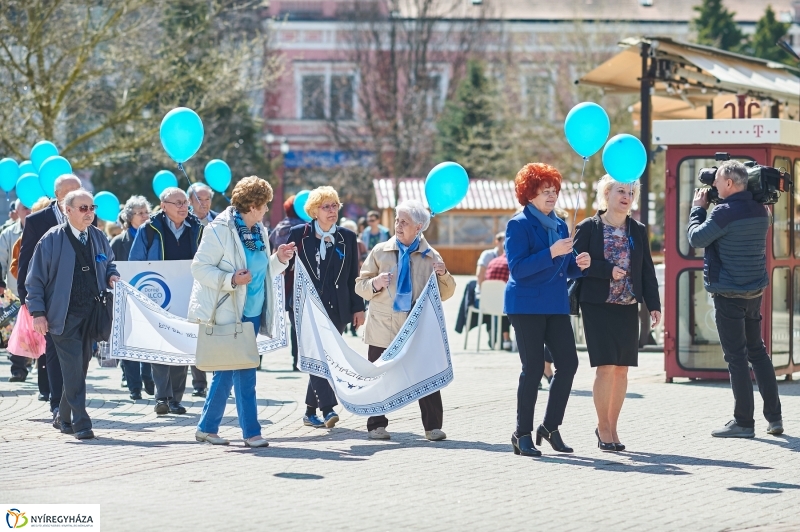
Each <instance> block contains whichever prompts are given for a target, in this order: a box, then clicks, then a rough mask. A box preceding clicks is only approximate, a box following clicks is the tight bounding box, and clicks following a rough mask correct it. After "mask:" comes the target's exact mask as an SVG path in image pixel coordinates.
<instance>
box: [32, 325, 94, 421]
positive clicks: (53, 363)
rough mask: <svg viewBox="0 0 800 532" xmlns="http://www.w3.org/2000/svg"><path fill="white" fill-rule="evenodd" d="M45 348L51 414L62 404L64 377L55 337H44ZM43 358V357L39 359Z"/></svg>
mask: <svg viewBox="0 0 800 532" xmlns="http://www.w3.org/2000/svg"><path fill="white" fill-rule="evenodd" d="M44 339H45V348H44V357H45V361H44V364H45V369H46V370H47V382H48V383H49V385H50V412H54V411H55V409H56V408H58V405H60V404H61V392H62V390H63V388H64V377H63V374H62V372H61V360H60V359H59V357H58V352H57V351H56V344H55V342H53V335H51V334H50V333H47V334H45V335H44ZM90 354H91V353H90ZM39 358H41V357H39Z"/></svg>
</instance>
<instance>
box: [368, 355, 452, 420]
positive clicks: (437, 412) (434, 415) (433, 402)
mask: <svg viewBox="0 0 800 532" xmlns="http://www.w3.org/2000/svg"><path fill="white" fill-rule="evenodd" d="M384 351H386V348H385V347H376V346H374V345H371V346H369V350H368V351H367V358H369V361H370V362H375V361H376V360H378V359H379V358H381V355H383V352H384ZM417 402H418V403H419V411H420V414H421V415H422V426H423V427H424V428H425V431H426V432H427V431H430V430H434V429H441V428H442V423H443V422H444V406H443V405H442V394H441V393H440V392H439V391H438V390H437V391H435V392H433V393H432V394H430V395H426V396H425V397H423V398H422V399H420V400H419V401H417ZM388 426H389V419H388V418H387V417H386V416H370V417H369V419H367V430H368V431H369V430H375V429H377V428H378V427H383V428H386V427H388Z"/></svg>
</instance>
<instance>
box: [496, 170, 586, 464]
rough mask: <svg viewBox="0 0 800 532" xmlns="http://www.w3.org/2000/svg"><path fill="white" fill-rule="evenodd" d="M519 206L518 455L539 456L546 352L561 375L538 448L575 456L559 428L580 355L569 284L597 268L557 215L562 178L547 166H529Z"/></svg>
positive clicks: (511, 254) (513, 279)
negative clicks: (537, 419)
mask: <svg viewBox="0 0 800 532" xmlns="http://www.w3.org/2000/svg"><path fill="white" fill-rule="evenodd" d="M514 183H515V188H516V194H517V201H519V203H520V205H522V206H523V207H524V208H523V209H522V211H521V212H519V213H518V214H517V215H516V216H514V217H513V218H512V219H511V220H509V221H508V225H507V226H506V241H505V248H506V256H507V257H508V267H509V270H510V272H511V275H510V277H509V279H508V285H507V286H506V295H505V313H506V314H508V317H509V319H510V320H511V324H512V325H513V326H514V331H515V333H516V335H517V343H518V345H519V357H520V360H521V361H522V373H520V376H519V388H518V389H517V430H516V432H514V434H513V435H512V436H511V443H512V444H513V446H514V454H522V455H524V456H541V454H542V453H541V452H540V451H539V450H538V449H536V447H534V445H533V439H532V435H531V433H532V432H533V409H534V406H535V405H536V397H537V395H538V389H539V381H541V380H542V374H543V373H544V346H545V345H547V347H548V348H549V349H550V351H551V352H552V354H553V360H554V362H555V366H556V371H555V374H554V375H553V379H552V381H551V382H550V397H549V398H548V400H547V410H546V411H545V415H544V421H543V422H542V424H541V425H539V428H538V429H537V430H536V444H537V445H540V444H541V442H542V439H545V440H547V441H548V442H549V443H550V445H552V447H553V449H554V450H556V451H559V452H564V453H571V452H572V448H570V447H568V446H567V445H566V444H565V443H564V441H563V440H562V439H561V434H560V433H559V432H558V427H559V425H561V422H562V421H563V419H564V410H565V409H566V407H567V400H568V399H569V394H570V391H571V390H572V380H573V378H574V377H575V372H576V371H577V369H578V352H577V350H576V348H575V336H574V334H573V332H572V324H571V323H570V317H569V298H568V296H567V279H568V278H577V277H582V276H583V270H585V269H586V268H588V267H589V265H590V264H591V258H590V257H589V254H588V253H581V254H580V255H578V256H577V257H576V256H575V254H574V253H573V251H572V238H570V235H569V230H568V229H567V224H565V223H564V222H563V220H561V219H560V218H558V217H557V216H556V214H555V212H553V209H554V208H555V206H556V200H558V193H559V192H560V191H561V174H560V173H559V172H558V170H556V169H555V168H554V167H552V166H550V165H548V164H544V163H531V164H526V165H525V166H523V167H522V169H521V170H520V171H519V172H518V173H517V177H516V178H515V179H514Z"/></svg>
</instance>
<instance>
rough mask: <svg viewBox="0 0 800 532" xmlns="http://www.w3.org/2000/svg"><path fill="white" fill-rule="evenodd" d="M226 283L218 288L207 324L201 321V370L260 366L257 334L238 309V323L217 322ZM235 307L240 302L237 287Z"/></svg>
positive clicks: (198, 340)
mask: <svg viewBox="0 0 800 532" xmlns="http://www.w3.org/2000/svg"><path fill="white" fill-rule="evenodd" d="M221 293H222V285H221V284H220V287H219V290H217V297H216V301H217V304H216V306H215V307H214V310H213V311H212V312H211V319H210V320H209V321H208V323H207V324H205V325H204V324H202V323H201V324H200V326H199V327H198V331H197V355H196V357H197V362H196V363H195V366H196V367H197V369H199V370H201V371H230V370H234V369H252V368H257V367H258V365H259V357H258V346H257V345H256V333H255V331H254V329H253V327H251V326H250V324H249V323H248V324H247V326H244V325H243V323H242V319H241V318H240V317H239V316H238V312H236V314H237V317H236V323H231V324H229V325H217V323H216V317H217V309H218V308H219V306H220V305H221V304H222V303H223V301H224V299H223V301H220V299H219V296H220V294H221ZM233 308H234V310H235V311H238V308H239V307H238V306H237V305H236V290H234V291H233Z"/></svg>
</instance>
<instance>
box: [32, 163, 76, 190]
mask: <svg viewBox="0 0 800 532" xmlns="http://www.w3.org/2000/svg"><path fill="white" fill-rule="evenodd" d="M71 173H72V165H70V164H69V161H67V160H66V159H64V158H63V157H61V156H60V155H53V156H52V157H48V158H47V159H46V160H45V161H44V162H43V163H42V167H41V168H40V169H39V182H40V183H41V184H42V190H44V193H45V194H47V195H48V196H50V197H51V198H55V197H56V179H58V178H59V177H61V176H62V175H64V174H71Z"/></svg>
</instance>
